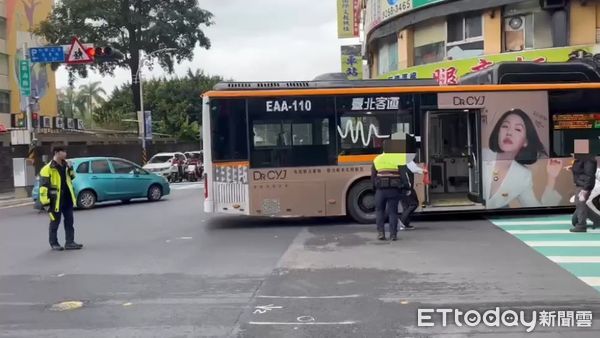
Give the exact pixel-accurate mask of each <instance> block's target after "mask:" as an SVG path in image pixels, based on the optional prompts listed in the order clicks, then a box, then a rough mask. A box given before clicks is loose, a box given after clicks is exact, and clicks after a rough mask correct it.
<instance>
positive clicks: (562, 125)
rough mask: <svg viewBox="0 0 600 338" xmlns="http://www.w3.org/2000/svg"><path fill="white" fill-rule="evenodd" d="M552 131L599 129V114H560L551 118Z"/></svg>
mask: <svg viewBox="0 0 600 338" xmlns="http://www.w3.org/2000/svg"><path fill="white" fill-rule="evenodd" d="M552 120H553V122H554V130H562V129H600V114H593V113H592V114H560V115H554V116H553V117H552Z"/></svg>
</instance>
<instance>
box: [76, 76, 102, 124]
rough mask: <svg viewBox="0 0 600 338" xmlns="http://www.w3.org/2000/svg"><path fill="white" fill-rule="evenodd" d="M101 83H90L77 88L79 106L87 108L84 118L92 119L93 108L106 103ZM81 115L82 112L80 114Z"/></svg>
mask: <svg viewBox="0 0 600 338" xmlns="http://www.w3.org/2000/svg"><path fill="white" fill-rule="evenodd" d="M101 84H102V82H100V81H96V82H90V83H88V84H85V85H81V86H80V87H79V99H80V105H82V106H83V107H85V108H87V109H86V110H87V114H86V115H87V116H86V118H88V119H92V115H93V114H92V113H93V111H94V108H95V107H96V106H98V105H100V104H102V103H104V102H106V99H105V96H106V91H105V90H104V88H102V87H100V85H101ZM82 113H83V112H82Z"/></svg>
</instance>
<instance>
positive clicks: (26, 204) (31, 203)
mask: <svg viewBox="0 0 600 338" xmlns="http://www.w3.org/2000/svg"><path fill="white" fill-rule="evenodd" d="M28 205H33V202H27V203H21V204H15V205H9V206H5V207H0V210H4V209H12V208H18V207H25V206H28Z"/></svg>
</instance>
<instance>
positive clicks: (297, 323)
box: [248, 320, 357, 325]
mask: <svg viewBox="0 0 600 338" xmlns="http://www.w3.org/2000/svg"><path fill="white" fill-rule="evenodd" d="M248 324H250V325H354V324H357V322H355V321H353V320H347V321H344V322H306V323H303V322H248Z"/></svg>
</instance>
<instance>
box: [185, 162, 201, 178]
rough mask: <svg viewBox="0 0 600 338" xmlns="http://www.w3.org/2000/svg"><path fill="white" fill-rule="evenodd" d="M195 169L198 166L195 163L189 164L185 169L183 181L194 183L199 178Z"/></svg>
mask: <svg viewBox="0 0 600 338" xmlns="http://www.w3.org/2000/svg"><path fill="white" fill-rule="evenodd" d="M197 167H198V165H197V164H196V163H190V164H188V166H187V167H186V168H185V179H186V180H187V181H188V182H196V181H198V179H199V178H200V176H198V169H197Z"/></svg>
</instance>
